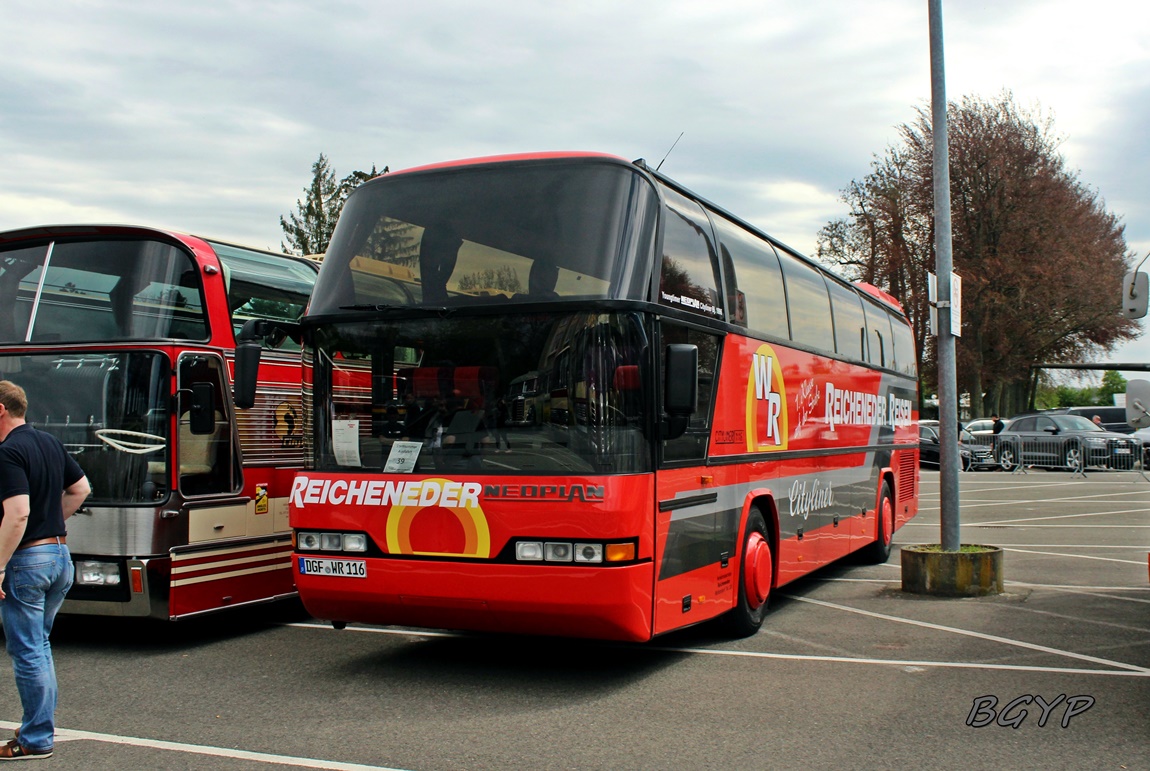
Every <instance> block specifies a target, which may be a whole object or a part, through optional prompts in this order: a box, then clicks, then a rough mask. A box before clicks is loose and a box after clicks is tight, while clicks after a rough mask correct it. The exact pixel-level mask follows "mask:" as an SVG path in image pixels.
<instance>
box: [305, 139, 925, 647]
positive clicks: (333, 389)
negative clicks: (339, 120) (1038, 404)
mask: <svg viewBox="0 0 1150 771" xmlns="http://www.w3.org/2000/svg"><path fill="white" fill-rule="evenodd" d="M302 336H303V341H304V420H305V430H304V434H305V436H306V437H307V438H308V442H309V444H308V453H309V456H308V467H307V470H305V471H304V472H301V473H300V474H299V475H298V476H297V477H296V479H295V481H294V484H293V486H292V490H291V494H290V499H289V508H290V517H291V524H292V528H293V532H294V536H295V559H294V572H295V576H296V583H297V586H298V589H299V592H300V597H301V599H302V600H303V602H304V604H305V606H306V607H307V609H308V610H309V611H310V612H311V613H312V614H314V615H315V616H317V617H319V618H323V619H329V620H331V621H333V622H334V623H336V625H337V626H338V625H340V624H343V623H346V622H366V623H372V624H401V625H411V626H418V627H438V628H451V629H467V630H490V631H500V632H515V633H535V634H550V635H570V636H581V637H595V638H605V639H621V640H640V641H641V640H648V639H650V638H651V637H653V636H655V635H659V634H663V633H666V632H669V631H671V630H675V629H679V628H682V627H684V626H687V625H691V624H695V623H698V622H701V621H706V620H709V619H715V618H718V617H723V621H724V622H725V623H726V624H727V626H728V628H729V630H730V631H731V632H733V633H736V634H750V633H752V632H754V631H755V630H756V629H758V628H759V626H760V624H761V623H762V620H763V614H764V612H765V610H766V607H767V602H768V599H769V596H770V594H771V592H772V591H773V590H774V589H775V588H777V587H779V586H781V585H783V584H786V583H787V582H789V581H793V580H794V579H796V578H798V577H800V576H803V575H806V574H808V573H810V572H811V571H812V570H815V569H817V568H819V567H820V566H823V565H826V564H828V563H830V562H832V561H834V560H837V559H839V558H841V557H844V556H846V555H847V554H850V553H853V552H863V553H865V554H866V555H867V556H868V557H870V558H872V559H875V560H878V561H884V560H886V559H887V557H888V555H889V553H890V548H891V538H892V535H893V533H894V531H895V530H896V529H897V528H898V527H900V526H901V525H902V524H903V523H905V522H906V521H907V520H908V519H909V518H910V517H912V516H914V514H915V513H916V512H917V509H918V497H917V496H918V483H917V479H918V477H917V474H918V471H917V469H918V463H917V459H918V448H917V442H918V432H917V428H916V420H917V401H918V400H917V380H916V371H915V368H916V363H915V352H914V346H913V338H912V335H911V330H910V328H909V326H908V324H907V321H906V318H905V315H904V314H903V312H902V310H901V308H900V306H899V305H898V303H897V302H895V301H894V299H893V298H891V297H889V296H887V295H886V294H884V293H882V292H880V291H879V290H877V289H875V288H873V287H869V286H863V285H853V284H851V283H849V282H847V281H844V280H842V279H840V278H838V277H836V276H835V275H833V274H831V273H830V272H828V271H826V270H825V269H823V268H821V267H820V266H818V265H817V264H815V263H814V262H812V261H810V260H808V259H806V258H804V257H802V256H800V255H798V254H797V253H795V252H794V251H793V250H791V249H789V248H787V247H786V246H784V245H783V244H781V243H779V242H778V241H777V240H775V239H773V238H771V237H770V236H768V235H766V234H765V233H763V232H761V231H759V230H756V229H755V228H753V227H751V226H749V225H747V224H746V223H744V222H741V221H740V220H738V219H737V218H735V217H734V216H732V215H730V214H728V213H727V212H725V211H723V210H722V209H720V208H718V207H717V206H714V205H712V204H710V203H708V202H706V201H704V200H702V199H700V198H699V197H698V196H696V195H694V194H692V193H691V192H689V191H688V190H686V189H684V188H683V187H682V186H680V185H677V184H676V183H674V182H672V181H671V180H670V179H668V178H666V177H664V176H663V175H661V174H659V173H657V172H656V171H653V170H651V169H650V168H648V167H647V165H646V164H644V163H643V162H641V161H636V162H634V163H631V162H627V161H625V160H624V159H621V158H616V157H613V156H607V155H598V154H582V153H580V154H553V155H531V156H511V157H498V158H488V159H478V160H471V161H463V162H458V163H448V164H441V165H435V166H428V167H422V168H417V169H412V170H409V171H406V172H402V173H392V174H389V175H387V176H386V177H382V178H379V179H376V180H373V181H371V182H368V183H366V184H364V185H363V186H362V187H361V188H360V189H358V190H357V191H356V192H355V193H354V194H353V195H352V196H351V197H350V198H349V200H348V201H347V204H346V206H345V208H344V210H343V214H342V216H341V219H340V222H339V224H338V226H337V228H336V232H335V235H334V237H333V239H332V242H331V245H330V247H329V250H328V252H327V256H326V258H325V261H324V264H323V267H322V269H321V272H320V278H319V280H318V282H317V285H316V292H315V295H314V296H313V300H312V303H311V305H310V307H309V311H308V313H307V314H306V315H305V317H304V318H303V320H302Z"/></svg>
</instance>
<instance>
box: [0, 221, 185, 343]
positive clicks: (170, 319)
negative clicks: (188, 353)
mask: <svg viewBox="0 0 1150 771" xmlns="http://www.w3.org/2000/svg"><path fill="white" fill-rule="evenodd" d="M44 255H45V250H44V249H43V248H41V249H35V250H19V251H16V252H7V253H5V257H14V260H13V262H12V263H10V264H8V265H6V266H5V272H4V273H3V274H0V307H7V308H14V318H13V320H12V321H13V323H11V324H2V325H0V332H3V333H4V334H3V338H2V339H0V342H6V343H12V342H25V341H29V342H96V341H102V340H142V339H157V338H161V339H162V338H175V339H180V340H205V339H207V336H208V329H207V321H206V318H205V315H204V300H203V289H202V286H201V283H200V278H199V272H198V271H197V270H196V266H195V263H194V262H193V261H192V257H191V255H189V254H188V253H186V252H184V251H183V250H181V249H178V248H176V247H174V246H171V245H169V244H164V243H160V242H157V241H147V240H123V241H121V240H96V241H71V242H57V243H55V244H53V245H52V249H51V250H50V251H49V252H47V257H46V266H47V267H46V268H45V257H44ZM9 275H11V277H12V278H11V279H8V278H7V277H8V276H9Z"/></svg>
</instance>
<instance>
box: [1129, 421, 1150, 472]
mask: <svg viewBox="0 0 1150 771" xmlns="http://www.w3.org/2000/svg"><path fill="white" fill-rule="evenodd" d="M1130 437H1131V438H1132V439H1134V440H1135V441H1137V442H1138V443H1139V444H1141V445H1142V468H1143V470H1145V469H1146V468H1147V463H1146V461H1150V428H1140V429H1138V430H1137V431H1135V432H1134V433H1133V434H1131V435H1130Z"/></svg>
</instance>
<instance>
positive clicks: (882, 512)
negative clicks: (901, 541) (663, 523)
mask: <svg viewBox="0 0 1150 771" xmlns="http://www.w3.org/2000/svg"><path fill="white" fill-rule="evenodd" d="M875 520H876V529H877V533H876V535H877V537H876V538H875V541H874V543H872V544H870V545H868V546H865V547H863V550H862V552H861V556H862V558H863V560H864V561H866V562H869V563H871V564H874V565H881V564H882V563H884V562H886V561H887V560H888V559H890V550H891V546H892V545H893V544H894V496H893V495H891V492H890V483H889V482H883V483H882V492H881V493H880V494H879V498H878V508H877V509H876V510H875Z"/></svg>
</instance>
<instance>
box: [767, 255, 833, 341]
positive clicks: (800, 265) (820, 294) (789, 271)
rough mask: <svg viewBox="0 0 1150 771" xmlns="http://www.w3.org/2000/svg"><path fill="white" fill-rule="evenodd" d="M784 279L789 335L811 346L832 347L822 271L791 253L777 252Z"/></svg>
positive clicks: (825, 286) (828, 298)
mask: <svg viewBox="0 0 1150 771" xmlns="http://www.w3.org/2000/svg"><path fill="white" fill-rule="evenodd" d="M780 258H781V261H782V264H783V275H784V276H786V280H787V309H788V310H789V311H790V315H791V339H792V340H794V341H795V342H796V343H802V344H804V345H809V346H812V347H814V348H821V349H823V350H830V349H831V348H833V347H834V339H835V336H834V329H833V328H832V326H831V298H830V295H828V294H827V285H826V282H824V281H823V274H822V273H819V272H818V271H817V270H815V268H814V267H812V266H811V265H809V264H808V263H806V262H804V261H803V260H800V259H799V258H798V257H795V256H794V255H791V254H788V253H787V252H783V253H782V254H781V255H780Z"/></svg>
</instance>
